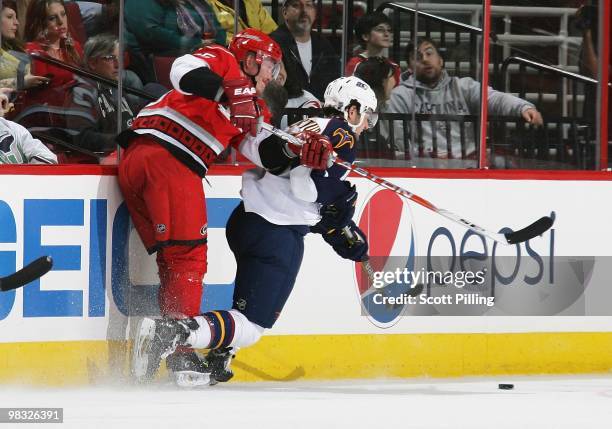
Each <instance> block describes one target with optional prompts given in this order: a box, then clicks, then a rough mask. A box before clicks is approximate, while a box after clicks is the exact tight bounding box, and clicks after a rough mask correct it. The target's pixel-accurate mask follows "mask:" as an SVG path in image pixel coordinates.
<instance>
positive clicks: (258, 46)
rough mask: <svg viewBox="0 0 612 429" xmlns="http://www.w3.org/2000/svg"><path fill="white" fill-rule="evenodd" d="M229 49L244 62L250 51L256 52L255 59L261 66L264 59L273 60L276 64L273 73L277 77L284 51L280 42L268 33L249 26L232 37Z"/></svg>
mask: <svg viewBox="0 0 612 429" xmlns="http://www.w3.org/2000/svg"><path fill="white" fill-rule="evenodd" d="M229 50H230V52H231V53H232V54H234V56H235V57H236V59H237V60H238V62H243V61H244V60H245V58H246V57H247V54H248V53H249V52H254V53H255V61H256V62H257V64H259V65H260V66H261V64H262V63H263V62H264V61H266V60H271V61H272V63H273V64H274V70H273V72H272V74H273V76H274V78H275V79H276V77H277V76H278V73H279V71H280V67H281V65H280V63H281V60H282V58H283V53H282V51H281V48H280V46H278V43H276V42H275V41H274V39H272V38H271V37H270V36H268V35H267V34H266V33H263V32H261V31H259V30H256V29H254V28H247V29H246V30H243V31H241V32H239V33H237V34H236V35H235V36H234V37H233V38H232V41H231V42H230V44H229Z"/></svg>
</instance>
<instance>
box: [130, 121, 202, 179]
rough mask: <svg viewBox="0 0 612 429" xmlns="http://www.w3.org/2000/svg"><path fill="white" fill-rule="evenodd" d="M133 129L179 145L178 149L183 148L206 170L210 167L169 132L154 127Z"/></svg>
mask: <svg viewBox="0 0 612 429" xmlns="http://www.w3.org/2000/svg"><path fill="white" fill-rule="evenodd" d="M133 131H134V132H135V133H136V134H151V135H153V136H155V137H158V138H160V139H162V140H163V141H165V142H168V143H170V144H171V145H172V146H175V147H177V148H178V149H180V150H182V151H183V152H185V153H186V154H187V155H189V156H190V157H192V158H193V160H194V161H195V162H197V163H198V164H199V165H201V166H202V167H203V168H204V170H207V171H208V167H207V166H206V164H204V161H202V159H201V158H200V157H199V156H197V155H196V154H194V153H193V152H192V151H191V150H189V149H188V148H187V147H186V146H185V145H184V144H182V143H181V142H179V141H178V140H176V139H174V138H172V137H170V136H169V135H168V134H165V133H162V132H161V131H159V130H156V129H153V128H138V129H136V130H133Z"/></svg>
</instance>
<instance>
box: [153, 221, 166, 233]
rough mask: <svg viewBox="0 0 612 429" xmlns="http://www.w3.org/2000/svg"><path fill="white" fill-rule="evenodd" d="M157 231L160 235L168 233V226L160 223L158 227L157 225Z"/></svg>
mask: <svg viewBox="0 0 612 429" xmlns="http://www.w3.org/2000/svg"><path fill="white" fill-rule="evenodd" d="M155 229H156V230H157V232H158V233H160V234H163V233H164V232H166V225H164V224H163V223H158V224H157V225H155Z"/></svg>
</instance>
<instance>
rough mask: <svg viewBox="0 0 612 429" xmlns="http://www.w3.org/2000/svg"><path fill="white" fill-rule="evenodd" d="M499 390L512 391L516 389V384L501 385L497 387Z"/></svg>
mask: <svg viewBox="0 0 612 429" xmlns="http://www.w3.org/2000/svg"><path fill="white" fill-rule="evenodd" d="M497 388H498V389H502V390H512V389H514V384H504V383H500V384H498V385H497Z"/></svg>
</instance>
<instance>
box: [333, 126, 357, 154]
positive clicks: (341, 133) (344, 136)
mask: <svg viewBox="0 0 612 429" xmlns="http://www.w3.org/2000/svg"><path fill="white" fill-rule="evenodd" d="M332 135H333V136H334V137H338V143H337V144H336V145H335V146H334V149H340V148H341V147H342V146H345V145H349V149H352V148H353V146H354V145H355V137H354V136H353V134H351V132H349V131H348V130H345V129H344V128H337V129H336V131H334V132H333V134H332Z"/></svg>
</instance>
